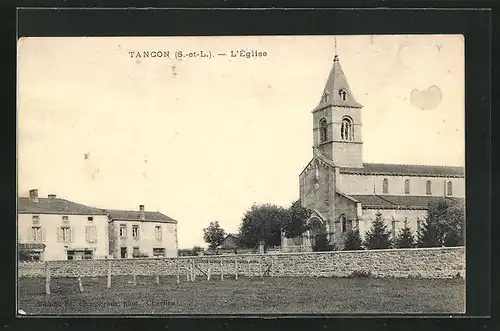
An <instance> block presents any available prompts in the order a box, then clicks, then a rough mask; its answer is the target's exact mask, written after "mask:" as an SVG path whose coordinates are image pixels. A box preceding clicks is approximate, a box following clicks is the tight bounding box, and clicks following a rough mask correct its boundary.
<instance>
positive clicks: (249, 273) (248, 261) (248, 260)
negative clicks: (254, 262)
mask: <svg viewBox="0 0 500 331" xmlns="http://www.w3.org/2000/svg"><path fill="white" fill-rule="evenodd" d="M247 263H248V277H251V276H252V272H251V270H250V258H248V259H247Z"/></svg>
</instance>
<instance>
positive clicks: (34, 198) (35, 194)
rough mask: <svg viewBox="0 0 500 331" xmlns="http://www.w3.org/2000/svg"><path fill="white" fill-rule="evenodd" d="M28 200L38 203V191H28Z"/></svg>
mask: <svg viewBox="0 0 500 331" xmlns="http://www.w3.org/2000/svg"><path fill="white" fill-rule="evenodd" d="M30 200H31V201H33V202H38V189H33V190H30Z"/></svg>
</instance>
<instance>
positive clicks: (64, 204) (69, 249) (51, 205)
mask: <svg viewBox="0 0 500 331" xmlns="http://www.w3.org/2000/svg"><path fill="white" fill-rule="evenodd" d="M107 232H108V217H107V215H106V213H105V212H104V211H102V210H100V209H97V208H93V207H89V206H85V205H82V204H78V203H75V202H72V201H68V200H65V199H60V198H58V197H57V196H56V195H52V194H51V195H49V196H48V197H47V198H42V197H39V196H38V190H36V189H35V190H30V193H29V197H20V198H19V199H18V248H19V250H20V251H22V254H23V256H24V258H23V259H24V260H32V261H47V260H71V259H95V258H104V257H106V256H107V255H108V247H109V242H108V234H107Z"/></svg>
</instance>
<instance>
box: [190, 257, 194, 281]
mask: <svg viewBox="0 0 500 331" xmlns="http://www.w3.org/2000/svg"><path fill="white" fill-rule="evenodd" d="M189 268H190V270H191V281H192V282H193V281H194V261H193V260H192V259H191V260H190V261H189Z"/></svg>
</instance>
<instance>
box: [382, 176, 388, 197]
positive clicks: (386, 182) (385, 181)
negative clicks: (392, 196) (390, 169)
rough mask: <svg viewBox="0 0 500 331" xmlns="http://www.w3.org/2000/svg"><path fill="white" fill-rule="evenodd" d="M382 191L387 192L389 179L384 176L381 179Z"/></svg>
mask: <svg viewBox="0 0 500 331" xmlns="http://www.w3.org/2000/svg"><path fill="white" fill-rule="evenodd" d="M382 193H384V194H387V193H389V181H388V180H387V178H384V180H383V181H382Z"/></svg>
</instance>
